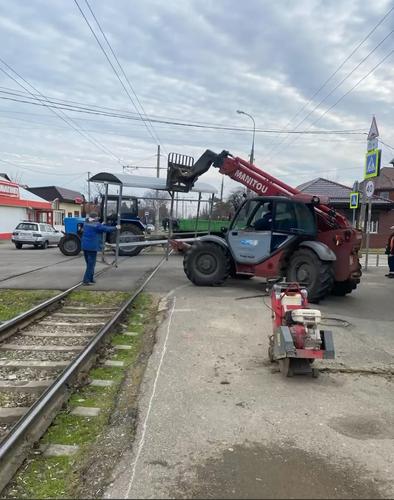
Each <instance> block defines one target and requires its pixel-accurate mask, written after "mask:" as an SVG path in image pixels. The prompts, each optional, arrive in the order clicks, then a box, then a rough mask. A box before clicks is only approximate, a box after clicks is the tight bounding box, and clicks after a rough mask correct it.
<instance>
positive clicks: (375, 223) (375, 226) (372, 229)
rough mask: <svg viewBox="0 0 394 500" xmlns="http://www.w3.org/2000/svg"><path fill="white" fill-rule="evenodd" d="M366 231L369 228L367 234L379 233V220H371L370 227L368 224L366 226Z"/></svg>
mask: <svg viewBox="0 0 394 500" xmlns="http://www.w3.org/2000/svg"><path fill="white" fill-rule="evenodd" d="M366 226H367V230H368V227H369V233H370V234H377V233H378V232H379V220H378V219H376V220H371V222H370V225H368V222H367V224H366Z"/></svg>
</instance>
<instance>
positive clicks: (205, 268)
mask: <svg viewBox="0 0 394 500" xmlns="http://www.w3.org/2000/svg"><path fill="white" fill-rule="evenodd" d="M183 269H184V271H185V274H186V276H187V277H188V278H189V280H190V281H191V282H192V283H194V284H195V285H198V286H215V285H221V284H223V283H224V281H225V280H226V278H227V277H228V276H229V274H230V257H229V255H228V254H227V253H226V251H225V250H224V249H222V248H221V247H220V246H219V245H216V244H215V243H210V242H196V243H194V244H193V245H192V246H191V248H190V249H189V250H188V251H187V252H186V254H185V257H184V259H183Z"/></svg>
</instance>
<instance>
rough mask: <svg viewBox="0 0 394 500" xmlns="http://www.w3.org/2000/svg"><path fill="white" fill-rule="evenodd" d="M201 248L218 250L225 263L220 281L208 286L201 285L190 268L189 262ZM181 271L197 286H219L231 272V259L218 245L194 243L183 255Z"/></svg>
mask: <svg viewBox="0 0 394 500" xmlns="http://www.w3.org/2000/svg"><path fill="white" fill-rule="evenodd" d="M203 247H215V250H216V249H220V250H221V251H222V253H223V259H224V263H225V267H224V273H223V276H222V277H221V278H220V279H217V280H215V281H213V282H212V283H210V284H209V285H207V284H204V283H201V281H200V280H198V278H197V277H196V276H195V274H194V273H193V271H192V266H191V262H192V259H193V258H194V256H195V255H196V254H197V253H198V252H200V251H201V250H202V248H203ZM183 270H184V272H185V274H186V276H187V277H188V278H189V280H190V281H191V282H192V283H194V284H195V285H197V286H219V285H222V284H223V283H224V282H225V281H226V279H227V278H228V276H229V275H230V272H231V257H230V254H229V252H228V251H226V250H225V249H224V248H222V247H220V246H219V245H217V244H215V243H210V242H209V243H208V242H196V243H194V244H193V245H192V246H191V247H190V248H189V249H188V250H187V252H186V253H185V256H184V258H183Z"/></svg>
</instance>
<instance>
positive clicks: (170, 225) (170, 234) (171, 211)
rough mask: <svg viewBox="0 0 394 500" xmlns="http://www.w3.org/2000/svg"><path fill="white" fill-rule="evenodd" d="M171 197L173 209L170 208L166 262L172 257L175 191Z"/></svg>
mask: <svg viewBox="0 0 394 500" xmlns="http://www.w3.org/2000/svg"><path fill="white" fill-rule="evenodd" d="M170 196H171V207H170V222H169V225H168V240H167V251H166V260H168V256H169V255H170V239H171V238H172V218H173V216H174V191H171V193H170Z"/></svg>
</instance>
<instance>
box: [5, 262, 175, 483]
mask: <svg viewBox="0 0 394 500" xmlns="http://www.w3.org/2000/svg"><path fill="white" fill-rule="evenodd" d="M164 262H166V257H163V258H162V259H161V261H160V262H159V263H158V264H157V266H156V267H155V268H154V269H153V271H152V272H151V273H150V274H149V275H148V277H147V278H146V279H145V280H144V281H143V283H142V284H141V285H140V286H139V287H138V288H137V290H136V291H135V292H134V293H133V294H132V296H131V297H130V298H129V299H127V300H126V301H125V302H124V303H123V304H122V305H121V306H120V308H119V309H118V310H117V312H116V313H115V314H114V315H113V316H112V318H111V319H110V320H109V321H108V322H107V323H106V324H105V325H104V326H103V327H102V328H101V329H100V330H99V332H98V333H97V334H96V335H95V336H94V337H93V338H92V339H91V340H90V341H89V343H88V344H87V345H86V347H85V348H84V349H83V350H82V351H81V352H80V353H79V354H78V356H77V357H76V358H75V359H74V360H72V362H71V363H70V365H69V366H68V367H67V368H66V369H65V370H64V371H63V372H62V373H61V374H60V375H59V376H58V377H57V378H56V379H55V381H54V382H53V384H52V385H51V386H49V387H48V388H47V389H46V390H45V391H44V392H43V393H42V394H41V396H40V397H39V399H37V401H36V402H35V403H34V404H33V405H32V406H31V407H30V408H29V410H28V411H27V412H26V413H25V414H24V415H23V417H21V418H20V419H19V420H18V422H17V423H16V424H15V425H14V427H13V428H12V429H11V431H10V432H9V434H8V435H7V436H6V438H5V439H4V440H3V441H2V442H1V443H0V493H1V492H2V491H3V489H4V488H5V486H6V485H7V484H8V482H9V481H10V480H11V478H12V477H13V475H14V474H15V472H16V471H17V469H18V468H19V467H20V465H21V464H22V463H23V461H24V459H25V458H26V457H25V454H26V452H27V451H28V450H29V449H30V447H31V444H32V443H33V442H36V441H38V440H39V438H40V437H41V436H42V435H43V434H44V432H45V431H46V429H47V428H48V427H49V425H50V424H51V422H52V420H53V418H54V415H55V414H53V415H52V416H50V417H49V418H48V416H47V417H45V415H46V412H48V413H50V414H52V413H54V412H56V411H57V410H58V408H60V406H61V405H62V404H63V402H64V400H66V399H67V395H68V393H69V391H70V385H71V382H72V379H73V378H74V376H75V375H76V374H77V373H78V372H79V371H80V370H81V369H82V368H83V367H84V366H85V365H87V363H88V361H89V360H90V359H91V358H92V357H93V356H94V354H95V352H96V349H97V347H98V346H99V344H100V342H101V341H102V339H103V338H104V337H105V336H106V335H107V334H108V333H109V332H110V331H111V329H112V327H113V326H114V325H115V324H116V323H117V321H118V320H119V319H120V317H121V316H122V315H123V314H124V312H125V311H126V310H127V308H128V307H130V305H131V304H132V303H133V302H134V301H135V299H136V298H137V297H138V296H139V294H140V293H141V292H142V291H143V290H144V288H145V287H146V286H147V284H148V283H149V282H150V281H151V279H152V278H153V277H154V276H155V274H156V273H157V272H158V270H159V269H160V267H161V266H162V265H163V263H164ZM78 286H80V285H79V284H78V285H75V286H74V287H73V289H75V288H77V287H78ZM67 292H68V290H67ZM63 293H66V292H63ZM60 295H63V294H60ZM47 302H48V301H47ZM40 424H41V425H40ZM32 429H33V430H32ZM34 429H36V430H34Z"/></svg>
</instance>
